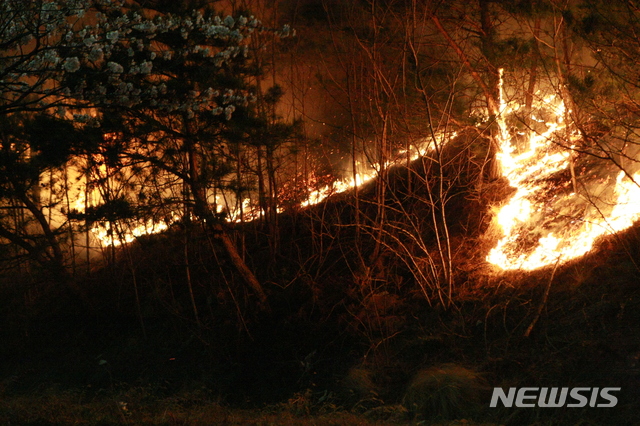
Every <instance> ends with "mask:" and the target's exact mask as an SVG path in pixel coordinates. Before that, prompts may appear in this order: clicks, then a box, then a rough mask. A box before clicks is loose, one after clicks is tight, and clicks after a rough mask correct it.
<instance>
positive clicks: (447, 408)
mask: <svg viewBox="0 0 640 426" xmlns="http://www.w3.org/2000/svg"><path fill="white" fill-rule="evenodd" d="M485 389H486V386H485V384H484V381H483V379H482V377H481V375H480V374H479V373H477V372H475V371H473V370H470V369H468V368H465V367H462V366H460V365H455V364H444V365H441V366H438V367H430V368H427V369H423V370H420V371H419V372H418V373H417V374H416V375H415V377H414V378H413V381H412V382H411V384H410V385H409V387H408V389H407V392H406V394H405V397H404V404H405V406H406V407H407V408H408V409H409V410H410V411H411V412H412V413H414V414H415V415H416V416H417V417H419V418H424V419H455V418H463V417H467V416H469V415H471V414H473V412H474V410H475V409H476V408H478V407H477V404H478V403H479V402H480V400H481V397H482V395H483V392H484V391H485Z"/></svg>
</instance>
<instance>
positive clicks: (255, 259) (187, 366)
mask: <svg viewBox="0 0 640 426" xmlns="http://www.w3.org/2000/svg"><path fill="white" fill-rule="evenodd" d="M495 185H496V188H497V187H499V186H501V184H500V183H496V184H495ZM362 196H363V199H365V200H366V191H365V192H364V194H363V195H362ZM349 200H350V196H347V195H344V196H341V197H337V198H332V199H330V200H329V201H328V202H326V203H323V204H321V205H319V206H315V207H313V208H311V209H306V210H302V211H299V212H297V213H291V214H286V215H282V216H281V217H280V220H281V226H282V229H285V230H286V231H287V232H283V236H282V240H281V244H282V247H287V248H288V249H287V250H288V252H287V253H286V254H285V255H282V257H281V258H278V259H277V261H276V262H275V263H270V262H269V260H268V257H269V250H268V240H267V238H266V237H267V236H266V235H265V234H263V233H261V232H259V231H257V230H255V229H254V232H253V234H252V235H253V238H248V239H247V240H246V241H245V244H246V246H247V253H252V255H250V256H247V262H248V264H250V265H252V267H255V270H256V271H259V274H258V275H259V278H260V281H261V282H264V283H265V291H266V293H267V296H268V300H269V309H268V310H266V309H261V308H260V307H259V306H258V302H257V301H256V298H255V297H253V296H252V294H251V292H250V291H248V290H244V289H245V288H246V287H244V286H242V285H241V284H239V283H240V282H239V281H238V280H235V281H234V279H233V272H232V270H233V268H232V266H230V265H229V261H228V260H227V259H226V258H225V253H224V252H222V251H220V249H218V250H213V251H211V250H210V247H209V245H208V240H209V237H210V236H207V235H206V234H205V233H203V232H199V233H197V234H195V235H192V240H191V241H190V243H189V244H190V247H189V249H190V250H191V251H192V252H191V257H190V258H191V259H192V260H191V262H192V265H191V274H190V282H191V289H190V288H189V287H190V286H189V284H188V282H187V279H186V275H185V270H186V269H185V264H184V253H183V251H182V249H181V247H182V245H183V240H184V231H183V229H182V228H181V226H178V225H176V226H174V227H173V228H172V229H171V230H169V231H167V232H166V233H163V234H159V235H152V236H148V237H145V238H141V239H139V240H138V241H137V242H136V243H135V244H132V245H130V246H128V247H126V248H122V249H119V251H118V252H117V256H116V260H115V261H114V262H113V263H112V264H110V265H108V267H103V268H100V269H97V270H94V271H91V274H90V276H89V277H87V278H84V279H82V280H79V281H78V286H79V287H81V288H83V289H84V290H85V292H84V295H83V297H82V298H81V297H79V296H78V295H77V294H75V293H73V292H71V291H70V290H69V287H66V286H65V287H63V286H58V285H55V284H54V283H52V282H50V281H48V280H46V279H44V278H42V279H40V280H34V279H33V277H31V279H30V284H29V285H28V286H27V288H26V290H25V283H24V282H23V281H21V279H20V277H11V278H8V277H5V279H4V281H3V282H4V284H3V286H2V295H1V296H2V297H1V298H0V300H2V305H1V310H0V311H1V312H2V319H1V320H2V322H3V324H5V325H4V327H3V328H2V331H1V333H2V336H1V337H2V342H3V345H2V348H1V351H2V353H1V354H0V355H1V356H2V359H3V362H2V365H1V369H2V370H1V382H0V383H1V388H0V392H1V395H2V399H1V402H0V421H2V422H3V424H34V425H35V424H41V425H44V424H71V423H74V424H112V423H122V424H319V425H320V424H345V425H348V424H372V425H373V424H403V423H408V422H416V421H417V422H427V423H429V424H431V423H436V424H440V423H445V424H449V423H448V422H451V421H454V420H455V419H466V421H467V423H464V422H463V423H459V422H458V423H453V424H513V425H519V424H541V425H542V424H616V425H622V424H635V423H637V422H638V421H640V418H639V415H640V414H639V413H640V403H639V402H638V399H637V390H638V388H639V386H640V364H639V362H640V360H639V356H640V341H639V340H638V338H637V336H638V335H639V333H640V306H639V305H640V292H639V290H640V289H639V286H638V276H639V275H640V270H639V269H638V264H637V262H639V261H640V259H638V257H637V253H638V252H640V234H639V232H640V231H639V230H638V229H637V228H632V229H630V230H629V231H628V232H626V233H624V234H619V235H617V236H614V237H610V238H608V239H606V240H605V241H602V242H601V244H600V245H599V246H598V248H597V249H595V250H594V251H593V252H592V253H590V254H589V255H588V256H586V257H584V258H582V259H579V260H576V261H573V262H571V263H569V264H566V265H562V266H558V267H557V268H556V270H555V271H553V269H554V268H553V267H550V268H546V269H542V270H539V271H535V272H532V273H523V272H522V273H521V272H518V273H504V272H498V271H496V270H495V269H493V268H492V267H490V266H489V265H487V264H485V263H484V262H483V261H482V260H481V259H482V257H483V256H484V253H486V247H484V246H486V245H487V244H486V243H485V244H484V245H483V243H482V239H481V238H477V239H475V243H474V244H469V246H468V247H466V248H465V254H464V256H460V257H459V262H457V263H456V277H455V280H456V283H457V286H456V291H455V292H454V293H453V295H452V299H451V305H450V306H449V307H448V308H445V307H443V306H441V305H437V304H432V305H430V304H429V303H427V301H426V300H425V297H424V294H423V292H422V291H421V290H420V288H418V287H415V286H412V285H411V282H412V281H411V279H409V275H407V271H406V269H404V268H403V267H402V266H401V265H400V264H399V263H398V262H397V261H391V260H388V261H387V262H386V264H385V265H386V266H385V270H384V274H381V272H380V271H379V272H378V273H377V275H374V277H375V276H378V277H380V278H377V279H376V278H374V279H371V280H370V281H368V282H356V281H354V280H353V279H352V276H353V274H352V273H351V272H350V271H349V264H348V261H347V260H346V259H349V256H352V255H353V253H350V248H349V247H351V245H350V242H349V241H350V240H351V238H355V233H354V230H353V229H347V230H345V229H344V227H342V226H340V221H341V220H346V219H345V217H346V216H348V215H349V214H350V211H351V209H350V207H349V206H350V205H351V203H350V202H348V201H349ZM469 210H470V203H469V202H463V201H461V208H460V209H459V210H457V211H459V212H462V211H469ZM473 211H474V212H475V215H477V216H480V219H478V218H475V219H477V220H475V222H476V224H478V225H480V226H479V227H478V228H475V230H476V231H478V232H480V230H482V229H483V226H482V223H483V222H482V220H481V217H482V216H483V215H484V213H483V212H482V209H481V208H479V207H478V206H477V205H475V207H474V210H473ZM320 212H322V214H323V218H324V221H323V222H322V224H323V226H324V227H325V234H324V235H322V236H314V235H312V232H313V229H310V228H309V226H308V224H310V223H314V222H313V221H312V220H310V218H311V217H312V216H313V215H315V214H320ZM425 213H426V211H425ZM456 217H457V218H458V219H460V218H461V215H460V214H457V215H456ZM465 219H466V220H467V221H469V222H470V223H472V222H474V220H472V219H474V218H469V217H465ZM245 226H255V225H252V224H247V225H245ZM466 231H467V232H468V231H469V229H467V230H466ZM350 233H351V234H350ZM472 237H473V235H472V236H471V237H468V238H469V239H471V238H472ZM314 238H320V239H323V241H324V243H325V244H329V245H331V244H333V245H332V247H331V248H330V249H328V250H327V251H326V253H325V254H326V258H325V259H322V261H319V260H317V259H314V258H312V257H309V253H311V252H312V251H313V248H312V247H311V242H312V241H314ZM361 238H363V239H365V242H364V243H363V247H369V246H370V247H371V249H372V250H373V248H374V246H375V244H374V242H373V240H369V242H368V243H367V242H366V237H365V236H361ZM452 238H455V235H453V236H452ZM283 250H285V249H284V248H283ZM261 265H263V266H265V267H263V268H261V267H260V266H261ZM267 266H268V267H267ZM553 272H555V273H553ZM552 275H553V277H552ZM547 289H549V293H548V296H546V295H545V290H547ZM190 290H191V291H192V292H193V299H192V294H191V293H190ZM136 291H137V296H136ZM192 300H195V308H196V310H194V304H193V302H192ZM529 329H530V330H529ZM528 330H529V332H528V333H527V331H528ZM525 334H528V336H526V337H525ZM496 386H502V387H513V386H515V387H522V386H529V387H531V386H534V387H542V386H550V387H553V386H555V387H570V388H571V387H578V386H587V387H621V388H622V391H621V392H620V393H619V394H618V395H619V402H618V404H617V406H616V407H614V408H607V409H604V408H601V409H598V408H521V409H518V408H489V400H490V395H491V389H492V388H493V387H496Z"/></svg>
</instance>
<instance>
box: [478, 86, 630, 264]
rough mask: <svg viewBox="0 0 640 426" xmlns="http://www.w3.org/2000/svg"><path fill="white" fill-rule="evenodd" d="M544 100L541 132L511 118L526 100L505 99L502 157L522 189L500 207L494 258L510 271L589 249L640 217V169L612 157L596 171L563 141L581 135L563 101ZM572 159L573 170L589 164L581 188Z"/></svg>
mask: <svg viewBox="0 0 640 426" xmlns="http://www.w3.org/2000/svg"><path fill="white" fill-rule="evenodd" d="M501 97H502V87H501ZM537 103H538V105H535V108H533V111H534V113H532V116H531V123H533V124H532V125H531V127H532V128H534V129H535V130H537V132H535V131H531V132H530V134H529V135H528V134H527V133H529V132H520V133H519V134H517V133H516V134H514V132H512V131H509V129H508V128H507V123H506V121H507V120H509V119H510V118H512V117H514V116H515V113H517V112H518V110H519V109H521V107H522V106H521V105H517V104H514V103H511V102H509V103H506V102H505V101H504V100H503V99H501V116H500V118H499V120H498V121H499V123H498V124H499V126H500V129H501V133H502V135H501V136H502V137H501V147H500V148H501V152H500V153H499V154H498V161H499V162H500V165H501V167H502V171H503V174H504V176H505V177H506V178H507V179H508V181H509V183H510V184H511V186H512V187H514V188H515V189H516V192H515V194H514V195H513V196H512V197H511V199H510V200H509V201H508V202H507V204H505V205H504V206H503V207H502V208H501V209H500V211H499V213H498V214H497V222H498V224H499V225H500V227H501V228H502V233H503V237H502V238H501V239H500V240H499V241H498V243H497V245H496V246H495V247H494V248H493V249H492V250H491V251H490V253H489V255H488V256H487V261H489V262H490V263H492V264H495V265H497V266H499V267H501V268H502V269H505V270H513V269H524V270H532V269H537V268H540V267H543V266H547V265H550V264H556V263H563V262H566V261H568V260H570V259H574V258H576V257H579V256H582V255H584V254H586V253H587V252H589V251H590V250H591V249H592V248H593V245H594V242H595V241H596V239H597V238H598V237H600V236H602V235H606V234H612V233H615V232H619V231H622V230H624V229H626V228H629V227H630V226H631V225H633V223H634V222H635V221H636V220H637V219H638V218H640V186H639V184H640V173H636V174H634V175H633V176H632V178H630V176H631V175H628V174H627V173H626V172H625V171H621V170H620V169H619V168H617V167H616V168H615V170H612V168H613V167H615V166H612V165H610V164H607V165H604V166H602V165H601V167H600V169H597V168H596V171H594V170H593V169H594V166H593V158H591V157H589V156H588V155H586V154H582V155H579V154H576V153H574V152H573V151H572V150H571V149H567V148H564V147H565V146H573V144H574V143H576V142H577V141H578V140H579V135H578V132H576V131H575V130H574V129H573V127H572V126H571V125H570V123H569V124H568V123H566V122H565V120H564V117H565V115H566V114H565V113H566V110H565V105H564V102H563V101H562V100H561V99H559V98H558V97H556V96H549V97H546V98H544V99H541V100H539V101H538V102H537ZM521 140H524V143H523V142H522V141H521ZM556 142H561V143H556ZM522 145H527V146H522ZM572 161H573V166H574V167H573V168H574V173H577V172H576V171H582V175H580V176H578V177H577V179H578V180H577V182H578V185H576V186H577V187H578V193H576V191H575V188H574V184H573V181H572V178H571V176H572V172H571V162H572ZM604 169H606V170H607V171H606V173H603V172H602V170H604ZM616 174H617V177H615V178H614V176H616ZM632 179H633V180H632Z"/></svg>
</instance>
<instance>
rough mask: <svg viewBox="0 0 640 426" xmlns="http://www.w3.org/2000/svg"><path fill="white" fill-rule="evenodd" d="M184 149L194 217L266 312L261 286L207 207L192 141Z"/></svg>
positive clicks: (267, 306)
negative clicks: (215, 240) (216, 241)
mask: <svg viewBox="0 0 640 426" xmlns="http://www.w3.org/2000/svg"><path fill="white" fill-rule="evenodd" d="M185 148H186V152H187V157H188V161H189V177H190V182H189V186H190V189H191V192H192V195H193V199H194V204H195V206H194V207H195V213H196V215H197V216H198V217H199V218H200V219H202V220H204V221H205V222H206V224H207V226H208V227H210V229H212V230H213V231H214V232H215V234H216V237H217V238H219V239H220V241H221V242H222V246H223V247H224V249H225V251H226V252H227V255H228V256H229V259H231V263H232V264H233V266H234V268H235V269H236V271H237V272H238V273H239V274H240V276H241V277H242V279H243V280H244V282H245V283H246V284H247V285H248V286H249V287H250V288H251V289H252V290H253V291H254V292H255V293H256V296H257V297H258V299H259V301H260V305H261V308H262V309H264V310H267V311H268V310H269V305H268V303H267V296H266V294H265V292H264V290H263V288H262V285H261V284H260V282H259V281H258V279H257V278H256V276H255V275H254V274H253V272H251V270H250V269H249V267H248V266H247V264H246V263H245V261H244V260H243V259H242V256H240V253H239V252H238V248H237V247H236V245H235V244H234V242H233V241H232V240H231V237H230V236H229V234H228V233H227V232H226V230H225V229H224V228H223V225H222V224H220V223H219V222H218V221H217V220H216V218H215V216H214V215H213V212H212V211H211V209H210V207H209V204H208V202H207V199H206V194H205V190H204V187H203V185H202V182H201V180H200V177H199V176H200V173H199V165H198V160H197V154H196V152H195V146H194V143H193V142H192V141H188V140H186V141H185Z"/></svg>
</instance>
